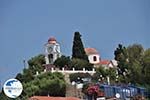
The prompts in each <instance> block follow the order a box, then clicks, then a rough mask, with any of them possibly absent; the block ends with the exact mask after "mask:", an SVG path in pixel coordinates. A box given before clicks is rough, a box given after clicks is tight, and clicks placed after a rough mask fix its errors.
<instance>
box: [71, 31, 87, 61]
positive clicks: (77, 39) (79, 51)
mask: <svg viewBox="0 0 150 100" xmlns="http://www.w3.org/2000/svg"><path fill="white" fill-rule="evenodd" d="M72 58H78V59H83V60H86V61H88V57H87V55H86V53H85V51H84V46H83V43H82V40H81V35H80V33H79V32H75V33H74V40H73V47H72Z"/></svg>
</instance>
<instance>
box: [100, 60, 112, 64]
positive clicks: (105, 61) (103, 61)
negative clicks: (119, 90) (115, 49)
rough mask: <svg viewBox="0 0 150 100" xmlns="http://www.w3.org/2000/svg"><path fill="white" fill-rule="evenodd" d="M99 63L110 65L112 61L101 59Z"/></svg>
mask: <svg viewBox="0 0 150 100" xmlns="http://www.w3.org/2000/svg"><path fill="white" fill-rule="evenodd" d="M99 63H100V64H101V65H108V64H109V63H110V61H109V60H101V61H100V62H99Z"/></svg>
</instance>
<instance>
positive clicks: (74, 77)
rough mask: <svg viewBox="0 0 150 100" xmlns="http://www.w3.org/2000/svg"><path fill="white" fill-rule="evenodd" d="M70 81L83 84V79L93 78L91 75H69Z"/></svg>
mask: <svg viewBox="0 0 150 100" xmlns="http://www.w3.org/2000/svg"><path fill="white" fill-rule="evenodd" d="M69 78H70V81H71V82H72V81H75V82H82V79H83V78H91V75H90V74H89V73H74V74H70V75H69Z"/></svg>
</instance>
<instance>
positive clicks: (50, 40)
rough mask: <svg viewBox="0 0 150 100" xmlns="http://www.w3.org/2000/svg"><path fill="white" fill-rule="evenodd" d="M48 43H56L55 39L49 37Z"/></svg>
mask: <svg viewBox="0 0 150 100" xmlns="http://www.w3.org/2000/svg"><path fill="white" fill-rule="evenodd" d="M48 43H50V44H52V43H56V39H55V38H54V37H50V38H49V39H48Z"/></svg>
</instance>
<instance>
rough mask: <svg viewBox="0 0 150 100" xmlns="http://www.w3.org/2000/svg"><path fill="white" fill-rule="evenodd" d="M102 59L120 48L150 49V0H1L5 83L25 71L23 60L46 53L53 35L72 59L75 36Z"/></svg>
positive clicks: (0, 61)
mask: <svg viewBox="0 0 150 100" xmlns="http://www.w3.org/2000/svg"><path fill="white" fill-rule="evenodd" d="M75 31H79V32H80V33H81V34H82V40H83V43H84V46H85V47H94V48H96V49H97V50H98V51H99V53H100V55H101V58H102V59H113V58H114V54H113V53H114V50H115V48H116V47H117V45H118V44H119V43H122V44H123V45H125V46H128V45H131V44H133V43H139V44H142V45H143V47H144V48H145V49H146V48H149V47H150V39H149V37H150V0H74V1H73V0H59V1H58V0H0V46H1V47H0V80H1V82H2V84H3V82H4V81H6V80H7V79H9V78H13V77H15V75H16V74H17V73H18V72H21V71H22V69H23V60H24V59H25V60H28V59H30V58H31V57H33V56H36V55H38V54H40V53H44V44H45V43H46V42H47V40H48V38H49V37H51V36H54V37H56V39H57V41H58V42H60V44H61V51H62V53H63V54H65V55H71V49H72V41H73V35H74V34H73V33H74V32H75Z"/></svg>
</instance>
